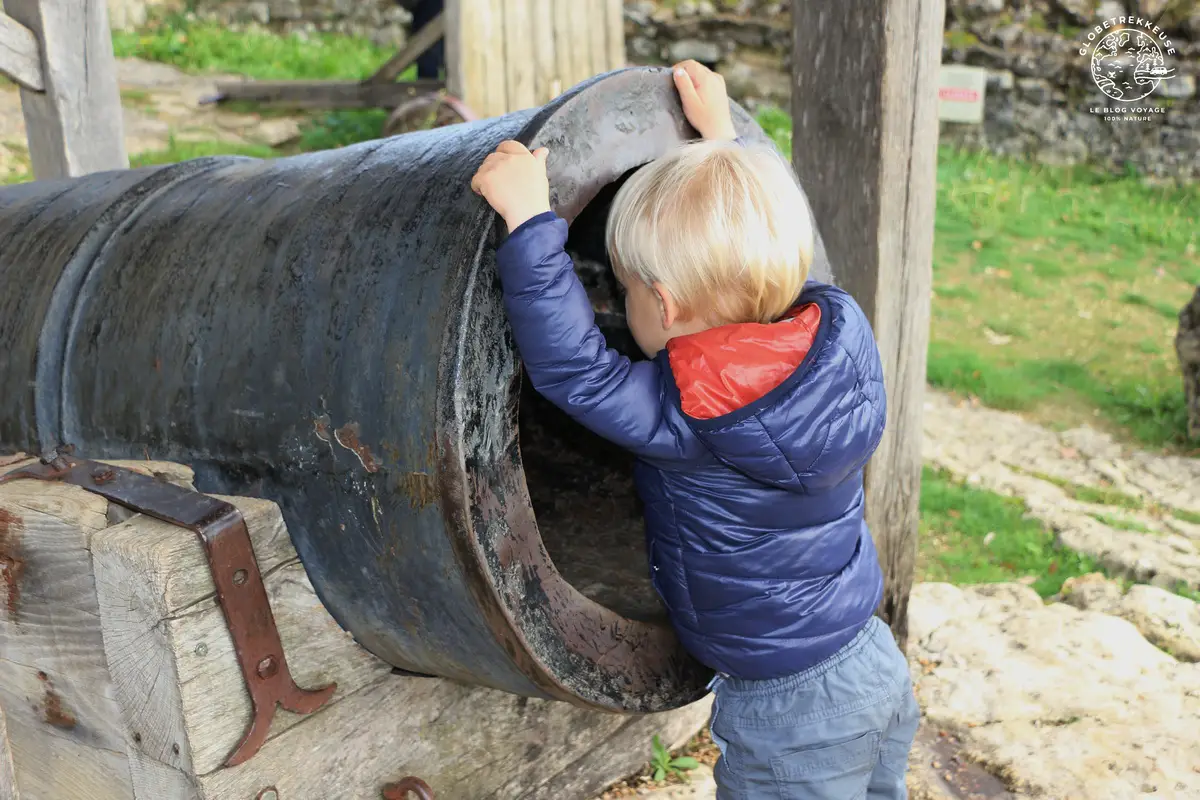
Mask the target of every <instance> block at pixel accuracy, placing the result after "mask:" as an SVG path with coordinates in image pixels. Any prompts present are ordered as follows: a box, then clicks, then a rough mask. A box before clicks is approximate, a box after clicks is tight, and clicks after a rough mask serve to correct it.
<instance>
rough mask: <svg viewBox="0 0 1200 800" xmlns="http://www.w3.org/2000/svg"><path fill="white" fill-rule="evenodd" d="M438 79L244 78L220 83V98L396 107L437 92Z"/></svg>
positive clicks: (305, 106)
mask: <svg viewBox="0 0 1200 800" xmlns="http://www.w3.org/2000/svg"><path fill="white" fill-rule="evenodd" d="M442 86H443V83H442V82H441V81H434V80H415V81H398V82H397V81H391V82H385V83H379V82H372V80H371V79H368V80H365V81H240V82H238V83H219V84H217V98H216V99H217V101H218V102H233V101H238V102H247V103H254V104H255V105H260V106H270V107H276V108H291V109H298V110H316V109H334V108H395V107H397V106H399V105H400V104H401V103H404V102H405V101H407V100H411V99H412V98H413V97H415V96H416V95H418V94H420V93H422V92H436V91H437V90H438V89H441V88H442Z"/></svg>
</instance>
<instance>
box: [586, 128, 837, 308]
mask: <svg viewBox="0 0 1200 800" xmlns="http://www.w3.org/2000/svg"><path fill="white" fill-rule="evenodd" d="M605 238H606V244H607V246H608V252H609V257H610V258H611V260H612V264H613V270H614V271H615V272H616V274H617V277H619V278H620V279H621V280H622V282H628V281H629V280H640V281H643V282H644V283H646V284H647V285H650V284H653V283H655V282H660V283H662V284H663V285H664V286H665V287H666V288H667V289H669V290H670V292H671V294H672V295H673V296H674V298H675V300H676V302H677V303H678V304H679V306H680V310H681V312H682V314H683V318H684V319H691V318H694V317H700V318H701V319H703V320H705V321H707V322H709V323H711V324H714V325H720V324H728V323H733V322H770V321H772V320H774V319H777V318H778V317H779V316H781V315H782V314H783V313H784V312H785V311H787V309H788V308H789V307H790V306H791V305H792V303H794V302H795V300H796V297H797V296H798V295H799V294H800V289H801V288H802V287H803V285H804V281H805V280H806V278H807V277H808V270H809V267H810V266H811V264H812V252H813V233H812V225H811V223H810V221H809V214H808V207H807V205H806V204H805V202H804V196H803V194H802V193H801V191H800V187H799V184H798V183H797V181H796V178H795V175H794V174H793V173H792V170H791V167H790V166H789V165H788V164H787V162H786V161H784V160H783V158H782V157H781V156H780V155H779V153H778V151H776V150H775V149H774V148H773V147H772V146H771V145H766V144H764V145H760V144H749V145H746V146H742V145H740V144H738V143H736V142H723V141H699V142H691V143H689V144H685V145H683V146H682V147H680V148H678V149H677V150H675V151H674V152H672V153H669V154H668V155H666V156H663V157H662V158H659V159H657V160H655V161H652V162H651V163H649V164H647V165H646V166H644V167H642V168H641V169H640V170H638V171H637V172H635V173H634V174H633V175H632V176H631V177H630V178H629V180H627V181H626V182H625V184H624V185H623V186H622V187H621V188H620V190H619V191H618V192H617V195H616V197H615V198H614V199H613V204H612V208H611V209H610V212H609V217H608V227H607V231H606V237H605Z"/></svg>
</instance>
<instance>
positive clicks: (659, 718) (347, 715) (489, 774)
mask: <svg viewBox="0 0 1200 800" xmlns="http://www.w3.org/2000/svg"><path fill="white" fill-rule="evenodd" d="M32 463H34V462H33V460H32V459H28V458H26V457H24V456H21V455H18V456H16V457H12V456H5V455H0V474H4V473H6V472H8V471H10V470H12V469H17V468H20V467H23V466H27V465H29V464H32ZM113 463H118V464H120V465H121V466H125V467H128V468H131V469H135V470H138V471H141V472H143V473H146V474H153V475H157V476H159V477H161V478H162V479H164V480H168V481H170V482H172V483H176V484H177V485H181V486H190V485H191V484H192V481H193V477H194V476H193V473H192V471H191V470H190V469H188V468H187V467H185V466H182V465H179V464H169V463H161V462H113ZM223 499H226V500H228V501H229V502H231V503H233V504H234V505H235V506H237V508H238V510H239V511H241V513H242V516H243V518H244V519H245V521H246V526H247V531H248V532H249V534H250V539H251V542H252V546H253V548H254V553H255V558H256V560H257V562H258V565H259V568H260V570H261V571H262V574H263V576H264V579H265V585H266V589H267V593H268V595H269V597H270V603H271V608H272V613H273V615H274V618H275V622H276V624H277V626H278V630H279V633H280V637H281V640H282V643H283V647H284V651H285V652H286V654H287V660H288V665H289V668H290V669H291V671H292V673H293V675H294V677H295V678H296V679H297V681H298V682H299V683H300V684H301V685H305V686H314V685H323V684H325V683H328V682H330V681H334V682H336V683H337V686H338V688H337V692H336V693H335V694H334V696H333V698H332V699H331V700H330V702H329V703H328V705H326V706H325V707H323V708H322V709H321V710H320V711H319V712H317V713H315V714H312V715H308V716H299V715H294V714H290V713H288V712H286V711H280V712H279V713H278V714H277V715H276V717H275V719H274V721H273V723H272V725H271V729H270V731H271V732H270V736H269V738H268V740H267V742H266V743H265V744H264V745H263V748H262V750H261V751H259V752H258V753H257V754H256V755H255V756H254V757H253V758H252V759H250V760H249V761H247V762H245V763H243V764H240V765H238V766H236V767H225V766H223V762H224V759H225V757H226V756H227V755H228V753H229V752H230V751H231V749H232V748H233V747H234V746H235V745H236V744H237V742H238V741H239V739H240V738H241V736H242V735H243V733H244V732H245V730H246V725H247V723H248V722H249V721H250V719H251V716H252V706H251V701H250V696H249V694H248V692H247V690H246V686H245V682H244V680H243V678H242V676H241V672H240V669H239V667H238V663H237V658H236V655H235V651H234V647H233V640H232V638H231V636H230V634H229V629H228V626H227V622H226V620H225V618H224V616H223V613H222V611H221V610H220V608H219V607H218V605H217V600H216V587H215V586H214V584H213V582H212V576H211V572H210V570H209V568H208V564H207V557H206V555H205V553H204V547H203V545H202V544H201V543H200V540H199V539H198V538H197V536H196V534H195V533H193V532H192V531H189V530H186V529H184V528H180V527H176V526H173V525H170V524H167V523H165V522H161V521H159V520H156V519H153V518H151V517H149V516H146V515H135V514H133V513H132V512H131V511H129V510H128V509H125V508H122V507H121V506H118V505H115V504H112V503H109V502H108V501H107V500H106V499H105V498H103V497H101V496H99V495H96V494H92V493H90V492H87V491H85V490H83V489H82V488H80V487H78V486H73V485H69V484H65V483H57V482H47V481H37V480H19V481H13V482H10V483H7V484H4V485H2V486H0V798H3V799H4V800H8V798H52V799H53V800H227V799H228V798H246V799H247V800H249V798H267V797H279V798H331V799H332V798H378V797H381V794H380V789H381V788H382V787H383V786H384V785H385V784H387V783H390V782H392V781H395V780H397V779H399V778H401V777H403V776H405V775H416V776H419V777H421V778H423V779H425V780H426V781H427V782H428V783H429V784H430V785H431V786H432V787H433V789H434V793H435V794H436V796H438V797H443V798H452V797H466V798H473V797H516V796H518V795H519V796H521V797H524V798H528V800H562V798H583V797H594V796H595V795H596V794H597V793H598V792H599V791H600V790H601V789H602V788H603V787H604V786H605V785H608V784H610V783H612V782H613V781H615V780H617V779H619V778H621V777H623V776H625V775H628V774H629V773H630V772H632V771H634V770H635V769H637V768H638V767H639V766H640V765H641V764H643V763H644V762H645V758H646V754H647V753H648V751H649V746H650V742H651V740H652V737H653V736H655V735H658V736H660V737H661V739H662V741H663V743H664V744H666V745H667V746H668V747H674V746H679V745H682V744H683V743H684V742H685V741H687V740H688V739H689V738H690V737H691V736H692V735H693V734H695V732H696V731H697V730H699V729H700V727H701V726H702V725H703V724H704V722H705V720H706V719H707V718H708V716H709V710H710V705H711V700H710V699H708V698H704V699H702V700H700V701H698V702H696V703H694V704H692V705H689V706H686V707H684V708H680V709H676V710H673V711H666V712H660V713H656V714H638V715H633V716H629V715H622V714H613V713H610V712H605V711H590V710H585V709H582V708H579V707H577V706H574V705H571V704H568V703H563V702H559V701H551V700H537V699H528V698H524V697H518V696H516V695H511V694H507V693H505V692H501V691H497V690H492V689H484V688H480V687H473V686H468V685H465V684H461V683H458V682H456V681H449V680H440V679H436V678H419V677H407V676H400V675H395V674H393V673H392V668H391V666H390V665H388V664H385V663H384V662H382V661H379V660H378V659H376V658H375V657H374V656H372V655H370V654H369V653H368V652H367V651H365V650H363V649H362V648H360V647H359V646H358V645H357V644H355V642H354V640H353V638H352V637H351V636H350V635H349V634H348V633H346V632H345V631H343V630H342V629H341V627H340V626H339V625H338V624H337V623H336V622H335V621H334V619H333V618H332V617H331V616H330V615H329V614H328V612H327V611H326V610H325V608H324V606H323V605H322V604H321V601H320V600H319V599H318V598H317V596H316V593H315V592H314V590H313V588H312V584H311V583H310V582H309V580H308V576H307V572H306V571H305V569H304V567H303V565H302V564H301V563H300V561H299V557H298V555H297V553H296V551H295V549H294V548H293V546H292V543H291V537H290V536H289V534H288V531H287V528H286V525H285V523H284V520H283V514H282V512H281V511H280V509H279V507H278V506H277V505H275V504H274V503H272V502H269V501H266V500H261V499H256V498H248V497H230V498H223ZM480 764H484V765H485V766H486V765H488V764H500V765H502V766H503V768H502V769H480V768H479V765H480Z"/></svg>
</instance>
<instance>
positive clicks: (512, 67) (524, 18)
mask: <svg viewBox="0 0 1200 800" xmlns="http://www.w3.org/2000/svg"><path fill="white" fill-rule="evenodd" d="M500 8H501V9H502V10H503V13H504V53H505V59H504V63H503V65H502V66H503V72H504V77H505V97H506V100H505V110H506V111H520V110H521V109H525V108H533V107H534V106H536V105H537V104H538V102H537V94H536V92H535V88H534V87H535V78H534V70H535V68H536V65H537V64H536V60H535V59H536V55H535V53H536V49H537V41H536V39H535V38H534V24H533V15H532V13H531V12H532V9H531V8H530V3H529V0H500ZM531 42H532V44H531Z"/></svg>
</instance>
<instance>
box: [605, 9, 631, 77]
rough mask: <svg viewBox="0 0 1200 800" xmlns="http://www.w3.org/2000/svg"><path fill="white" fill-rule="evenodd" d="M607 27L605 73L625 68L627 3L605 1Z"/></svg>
mask: <svg viewBox="0 0 1200 800" xmlns="http://www.w3.org/2000/svg"><path fill="white" fill-rule="evenodd" d="M604 6H605V17H604V19H605V26H606V27H607V28H608V65H607V66H606V67H605V71H606V72H607V71H608V70H612V69H621V68H622V67H624V66H625V64H626V61H627V56H626V55H625V3H624V2H623V1H622V0H605V2H604Z"/></svg>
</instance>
